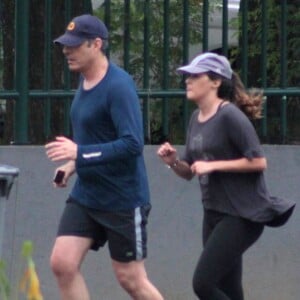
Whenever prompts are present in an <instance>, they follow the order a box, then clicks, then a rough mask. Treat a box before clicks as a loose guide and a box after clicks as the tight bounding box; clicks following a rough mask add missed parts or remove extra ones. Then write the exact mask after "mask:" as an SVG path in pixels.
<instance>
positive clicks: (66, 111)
mask: <svg viewBox="0 0 300 300" xmlns="http://www.w3.org/2000/svg"><path fill="white" fill-rule="evenodd" d="M71 12H72V5H71V0H66V1H65V20H66V22H65V23H68V22H69V21H70V19H71ZM64 83H65V84H64V89H65V90H66V91H69V90H70V89H71V73H70V71H69V68H68V65H67V62H66V60H65V62H64ZM70 104H71V99H70V98H68V97H66V98H65V101H64V132H65V134H66V135H69V134H70V131H71V129H70V122H69V119H70V118H69V112H70Z"/></svg>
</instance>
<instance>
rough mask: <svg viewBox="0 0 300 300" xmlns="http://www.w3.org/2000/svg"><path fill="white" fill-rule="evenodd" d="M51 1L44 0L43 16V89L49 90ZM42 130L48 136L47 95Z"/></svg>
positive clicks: (49, 104) (49, 127) (49, 111)
mask: <svg viewBox="0 0 300 300" xmlns="http://www.w3.org/2000/svg"><path fill="white" fill-rule="evenodd" d="M51 3H52V1H51V0H46V1H45V18H44V20H45V21H44V28H45V30H44V32H45V35H44V40H45V42H44V43H45V50H44V90H45V91H47V92H49V90H50V88H51V73H52V69H51V50H50V48H51V20H52V5H51ZM44 115H45V119H44V132H45V136H46V137H47V138H48V137H49V136H50V135H51V126H50V124H51V101H50V98H49V97H47V98H46V99H45V101H44Z"/></svg>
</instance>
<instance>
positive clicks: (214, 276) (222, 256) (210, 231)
mask: <svg viewBox="0 0 300 300" xmlns="http://www.w3.org/2000/svg"><path fill="white" fill-rule="evenodd" d="M263 229H264V225H262V224H259V223H255V222H251V221H248V220H245V219H242V218H239V217H234V216H229V215H226V214H221V213H218V212H215V211H211V210H206V211H205V212H204V219H203V245H204V249H203V252H202V254H201V256H200V259H199V261H198V264H197V266H196V269H195V273H194V278H193V289H194V292H195V294H196V295H197V296H198V297H199V299H201V300H243V299H244V296H243V289H242V255H243V253H244V252H245V251H246V250H247V248H249V247H250V246H251V245H252V244H253V243H254V242H255V241H256V240H257V239H258V238H259V236H260V235H261V234H262V232H263Z"/></svg>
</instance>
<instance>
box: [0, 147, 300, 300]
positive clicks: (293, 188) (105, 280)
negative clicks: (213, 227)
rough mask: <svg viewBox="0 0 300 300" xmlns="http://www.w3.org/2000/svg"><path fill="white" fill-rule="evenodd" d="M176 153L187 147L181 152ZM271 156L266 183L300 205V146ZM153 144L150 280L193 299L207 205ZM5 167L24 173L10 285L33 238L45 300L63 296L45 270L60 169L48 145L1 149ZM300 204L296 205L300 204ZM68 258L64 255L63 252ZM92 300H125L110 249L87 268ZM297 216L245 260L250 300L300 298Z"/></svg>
mask: <svg viewBox="0 0 300 300" xmlns="http://www.w3.org/2000/svg"><path fill="white" fill-rule="evenodd" d="M178 148H179V151H181V150H182V147H178ZM264 148H265V152H266V156H267V158H268V170H267V172H266V177H267V182H268V185H269V189H270V191H271V193H272V194H274V195H278V196H283V197H290V198H292V199H295V200H296V201H297V202H299V200H298V197H299V195H300V180H299V179H300V147H299V146H264ZM156 150H157V147H156V146H147V147H146V148H145V156H146V163H147V168H148V173H149V180H150V188H151V194H152V204H153V209H152V212H151V217H150V224H149V257H148V259H147V261H146V267H147V270H148V273H149V276H150V278H151V280H152V281H153V282H154V283H155V285H157V286H158V288H159V289H160V290H161V292H162V293H163V294H164V296H165V299H169V300H177V299H180V300H191V299H196V298H195V296H194V295H193V292H192V288H191V278H192V274H193V270H194V266H195V263H196V261H197V259H198V256H199V254H200V252H201V220H202V206H201V201H200V191H199V188H198V182H197V180H196V179H194V180H192V181H191V182H186V181H184V180H182V179H180V178H178V177H176V176H175V175H174V174H173V173H172V171H171V170H169V169H168V168H166V167H165V166H164V165H163V164H162V163H161V162H160V160H159V159H158V158H157V157H156ZM0 163H2V164H10V165H13V166H16V167H19V168H20V175H19V178H18V179H17V180H16V181H15V184H14V186H13V189H12V191H11V194H10V197H9V200H8V201H7V203H6V213H5V230H4V240H3V242H2V253H3V258H4V259H5V260H6V262H7V268H8V271H9V274H10V277H11V280H13V281H16V280H18V278H19V277H20V271H19V268H20V263H19V262H20V258H19V257H20V249H21V245H22V242H23V241H24V240H25V239H30V240H32V241H33V243H34V246H35V251H34V260H35V262H36V266H37V271H38V274H39V277H40V279H41V288H42V292H43V294H44V298H45V299H46V300H53V299H59V296H58V292H57V287H56V284H55V281H54V278H53V276H52V273H51V271H50V269H49V266H48V258H49V255H50V251H51V247H52V244H53V241H54V238H55V232H56V228H57V222H58V220H59V217H60V213H61V211H62V209H63V206H64V200H65V199H66V197H67V195H68V191H69V188H66V189H63V190H62V189H54V188H53V187H52V183H51V180H52V176H53V171H54V169H55V167H56V166H55V165H54V164H53V163H51V162H49V161H48V160H47V158H46V155H45V153H44V149H43V147H37V146H7V147H0ZM298 206H299V204H298ZM66 255H67V253H66ZM83 273H84V275H85V276H86V278H87V281H88V286H89V288H90V290H91V295H92V299H93V300H98V299H102V300H124V299H129V297H128V296H127V295H126V294H125V293H124V292H123V291H122V289H121V288H119V287H118V284H117V282H116V280H115V279H114V276H113V273H112V271H111V266H110V260H109V256H108V251H107V248H104V249H102V250H101V251H99V252H91V253H90V254H89V255H88V257H87V260H86V261H85V262H84V265H83ZM299 283H300V213H299V207H296V209H295V212H294V215H293V216H292V218H291V220H290V221H289V223H288V224H287V225H285V226H284V227H282V228H277V229H271V228H266V230H265V232H264V234H263V236H262V237H261V238H260V240H259V241H258V242H257V243H256V244H255V245H254V246H253V247H251V248H250V249H249V250H248V252H246V254H245V256H244V288H245V295H246V297H245V299H246V300H299V299H300V284H299Z"/></svg>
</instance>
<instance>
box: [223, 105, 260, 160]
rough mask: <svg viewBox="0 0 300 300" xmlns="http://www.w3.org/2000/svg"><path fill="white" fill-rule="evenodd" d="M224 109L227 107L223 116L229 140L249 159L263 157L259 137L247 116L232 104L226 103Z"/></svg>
mask: <svg viewBox="0 0 300 300" xmlns="http://www.w3.org/2000/svg"><path fill="white" fill-rule="evenodd" d="M224 109H228V111H227V113H226V114H225V115H224V117H225V120H226V130H227V133H228V136H229V139H230V142H231V143H232V144H233V145H234V146H235V148H236V149H238V151H239V152H240V154H241V155H242V156H244V157H246V158H248V159H249V160H251V159H252V158H256V157H264V151H263V149H262V147H261V144H260V141H259V138H258V136H257V133H256V131H255V128H254V126H253V124H252V123H251V121H250V120H249V119H248V117H247V116H246V115H245V114H244V113H243V112H242V111H241V110H240V109H239V108H238V107H235V106H234V105H228V107H224Z"/></svg>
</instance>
